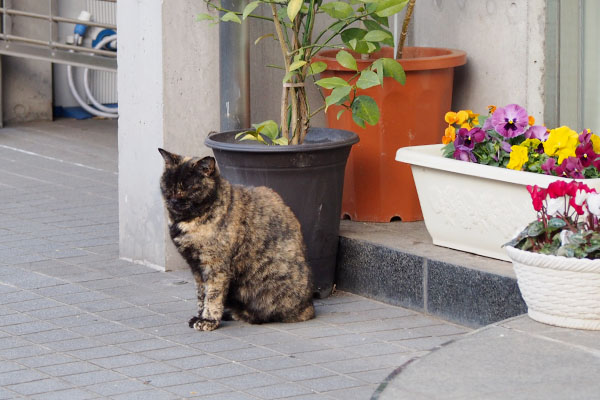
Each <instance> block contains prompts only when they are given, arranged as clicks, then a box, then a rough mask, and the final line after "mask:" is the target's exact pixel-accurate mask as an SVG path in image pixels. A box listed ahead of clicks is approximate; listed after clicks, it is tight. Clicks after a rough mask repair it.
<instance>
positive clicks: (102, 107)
mask: <svg viewBox="0 0 600 400" xmlns="http://www.w3.org/2000/svg"><path fill="white" fill-rule="evenodd" d="M116 40H117V35H111V36H107V37H105V38H104V39H102V40H101V41H100V42H98V43H96V45H95V46H94V48H95V49H101V48H102V47H103V46H104V45H105V44H107V43H110V42H115V41H116ZM89 78H90V69H89V68H86V69H84V70H83V88H84V89H85V94H86V95H87V97H88V99H89V100H90V101H91V102H92V104H93V105H94V107H96V108H97V109H99V110H100V111H104V112H107V113H114V114H116V113H118V112H119V109H118V107H106V106H105V105H103V104H102V103H100V102H99V101H98V100H96V98H95V97H94V96H93V95H92V91H91V90H90V85H89Z"/></svg>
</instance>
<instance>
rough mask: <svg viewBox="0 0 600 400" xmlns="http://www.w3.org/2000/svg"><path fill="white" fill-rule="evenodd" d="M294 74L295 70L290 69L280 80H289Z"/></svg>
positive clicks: (284, 81)
mask: <svg viewBox="0 0 600 400" xmlns="http://www.w3.org/2000/svg"><path fill="white" fill-rule="evenodd" d="M295 74H296V72H295V71H290V72H288V73H287V74H285V76H284V77H283V80H282V82H283V83H286V82H289V81H290V79H292V76H294V75H295Z"/></svg>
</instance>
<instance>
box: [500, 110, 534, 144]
mask: <svg viewBox="0 0 600 400" xmlns="http://www.w3.org/2000/svg"><path fill="white" fill-rule="evenodd" d="M491 119H492V125H493V126H494V129H495V130H496V132H498V133H499V134H500V135H502V136H504V137H505V138H507V139H510V138H514V137H516V136H519V135H522V134H523V133H524V132H525V128H527V126H528V125H529V116H528V115H527V110H525V109H524V108H523V107H521V106H520V105H518V104H509V105H507V106H506V107H502V108H498V109H497V110H496V112H495V113H494V114H493V115H492V117H491Z"/></svg>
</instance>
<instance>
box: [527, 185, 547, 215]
mask: <svg viewBox="0 0 600 400" xmlns="http://www.w3.org/2000/svg"><path fill="white" fill-rule="evenodd" d="M527 191H528V192H529V194H530V195H531V200H532V203H533V209H534V210H535V211H540V210H541V209H542V206H543V204H544V199H545V198H546V189H543V188H541V187H539V186H538V185H535V186H531V185H527Z"/></svg>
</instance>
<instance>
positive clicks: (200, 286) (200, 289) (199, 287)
mask: <svg viewBox="0 0 600 400" xmlns="http://www.w3.org/2000/svg"><path fill="white" fill-rule="evenodd" d="M193 275H194V280H195V281H196V296H197V298H198V303H197V304H198V314H197V315H196V316H194V317H192V318H190V320H189V321H188V325H189V326H190V328H193V327H194V324H195V323H196V322H197V321H198V320H200V319H201V318H202V311H203V310H204V281H203V280H202V276H201V275H200V274H199V273H196V272H194V273H193Z"/></svg>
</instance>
